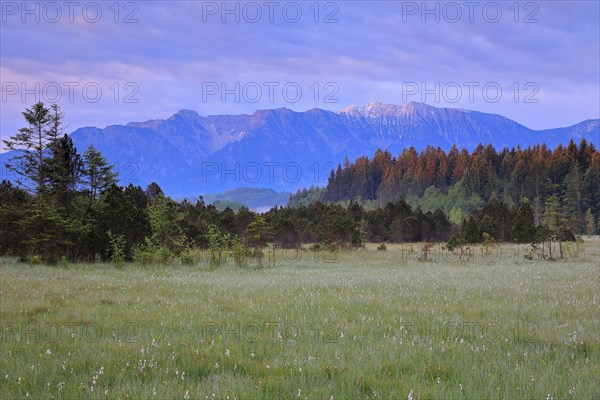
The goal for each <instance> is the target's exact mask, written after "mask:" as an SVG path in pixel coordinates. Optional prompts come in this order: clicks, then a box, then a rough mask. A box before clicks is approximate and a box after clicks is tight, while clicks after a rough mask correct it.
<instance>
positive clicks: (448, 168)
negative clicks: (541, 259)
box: [290, 139, 600, 240]
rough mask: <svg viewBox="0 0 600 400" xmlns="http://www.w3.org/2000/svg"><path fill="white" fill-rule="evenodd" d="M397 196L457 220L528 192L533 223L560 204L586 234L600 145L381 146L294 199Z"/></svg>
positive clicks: (595, 204)
mask: <svg viewBox="0 0 600 400" xmlns="http://www.w3.org/2000/svg"><path fill="white" fill-rule="evenodd" d="M400 198H404V199H406V201H407V202H408V203H409V204H411V205H412V206H413V207H417V206H418V207H421V209H423V210H425V211H434V210H436V209H438V208H439V209H441V210H442V211H444V212H445V213H446V214H447V215H449V218H450V220H451V221H452V222H453V223H455V224H458V225H460V224H461V223H462V222H463V221H464V220H467V221H468V220H469V215H470V214H471V213H472V212H475V211H477V210H481V209H482V208H483V207H484V206H485V205H486V204H489V202H490V201H492V200H493V201H494V203H493V204H499V203H503V204H504V205H505V207H506V208H507V209H517V208H518V207H519V204H520V203H521V200H522V199H524V198H527V199H528V200H529V204H530V206H531V208H532V210H533V216H534V224H535V226H539V225H541V224H543V221H544V216H545V214H546V209H547V208H548V207H554V206H555V204H557V205H558V208H559V209H560V212H561V214H562V215H563V216H564V217H565V218H566V223H567V226H568V228H569V229H570V230H571V231H572V232H573V233H575V234H583V233H587V232H588V231H589V229H588V228H589V227H590V226H591V222H590V221H591V220H592V219H593V220H594V221H596V220H597V218H598V216H599V215H600V153H599V152H598V150H597V149H596V148H595V146H594V144H593V143H588V142H587V141H586V140H585V139H582V140H581V142H580V143H579V145H576V144H575V142H574V141H573V140H570V141H569V144H568V145H567V146H566V147H565V146H563V145H559V146H557V147H556V148H555V149H554V150H551V149H549V148H548V147H547V146H546V145H544V144H540V145H536V146H533V147H528V148H526V149H521V148H520V147H517V148H511V149H507V148H505V149H502V150H501V151H496V150H495V149H494V148H493V147H492V146H491V145H487V146H484V145H481V144H480V145H479V146H477V148H476V149H475V150H474V151H472V152H471V153H469V152H468V151H467V150H466V149H462V150H458V148H457V147H456V146H453V147H452V148H451V150H450V151H449V152H445V151H444V150H442V149H440V148H439V147H437V148H434V147H432V146H428V147H427V148H426V149H424V150H423V151H421V152H417V151H416V150H415V149H414V148H413V147H410V148H407V149H404V150H403V151H402V153H401V154H400V155H398V156H397V157H393V156H392V154H391V153H390V152H388V151H381V150H378V151H377V152H376V153H375V155H374V156H373V157H372V158H369V157H359V158H357V159H356V160H355V161H354V162H350V161H349V160H348V159H346V160H345V162H344V164H343V165H338V167H337V169H336V170H335V171H334V170H332V171H331V174H330V176H329V179H328V182H327V185H326V186H325V187H321V188H315V187H313V188H310V189H308V190H307V189H303V190H300V191H298V192H297V193H296V194H294V195H293V196H292V198H291V199H290V205H300V204H303V205H308V204H311V203H314V202H316V201H325V202H344V201H346V202H347V201H349V200H353V201H356V202H358V203H360V204H363V205H364V206H365V207H366V208H367V209H373V208H376V207H383V206H384V205H385V204H387V203H389V202H390V201H395V200H397V199H400ZM476 214H478V213H476ZM479 214H480V213H479ZM474 218H476V216H474ZM497 239H501V240H506V239H511V237H510V235H508V237H504V236H503V235H499V236H498V237H497Z"/></svg>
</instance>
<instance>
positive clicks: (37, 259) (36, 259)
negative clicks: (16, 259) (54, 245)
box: [27, 255, 42, 265]
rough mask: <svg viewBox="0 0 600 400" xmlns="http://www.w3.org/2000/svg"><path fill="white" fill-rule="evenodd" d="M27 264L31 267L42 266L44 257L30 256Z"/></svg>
mask: <svg viewBox="0 0 600 400" xmlns="http://www.w3.org/2000/svg"><path fill="white" fill-rule="evenodd" d="M27 262H28V263H29V264H31V265H40V264H41V263H42V257H40V256H37V255H36V256H29V257H27Z"/></svg>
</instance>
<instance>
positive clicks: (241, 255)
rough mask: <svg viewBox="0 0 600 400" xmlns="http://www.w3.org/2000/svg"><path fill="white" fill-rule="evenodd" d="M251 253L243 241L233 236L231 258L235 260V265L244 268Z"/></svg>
mask: <svg viewBox="0 0 600 400" xmlns="http://www.w3.org/2000/svg"><path fill="white" fill-rule="evenodd" d="M251 255H252V252H251V251H250V249H248V248H247V247H246V245H245V244H244V243H242V241H241V240H240V239H239V238H235V239H234V241H233V259H234V260H235V265H237V266H238V267H240V268H245V267H247V266H248V257H250V256H251Z"/></svg>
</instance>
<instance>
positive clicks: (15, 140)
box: [3, 102, 63, 196]
mask: <svg viewBox="0 0 600 400" xmlns="http://www.w3.org/2000/svg"><path fill="white" fill-rule="evenodd" d="M23 117H25V121H26V122H27V124H28V126H27V127H25V128H21V129H19V133H17V134H16V135H15V136H12V137H11V138H10V139H9V140H3V142H4V146H5V147H6V148H7V149H8V150H15V151H18V152H19V155H17V156H15V157H13V158H12V159H11V160H10V162H9V163H8V164H6V167H7V168H8V169H9V170H10V171H13V172H15V173H16V174H17V175H18V178H17V183H18V184H19V185H21V186H24V187H28V188H30V189H33V190H34V191H35V193H36V194H37V195H38V196H41V195H44V194H45V192H46V172H47V167H48V166H47V163H46V160H47V158H48V152H47V148H48V147H49V146H50V145H52V144H53V143H54V142H55V141H56V140H58V136H59V135H60V133H61V131H62V128H61V124H62V117H63V114H62V113H61V112H60V107H59V106H58V105H56V104H54V105H52V106H51V107H50V109H49V108H47V107H46V106H45V105H44V103H42V102H38V103H36V104H34V105H33V106H32V107H31V108H27V109H25V111H24V112H23ZM32 184H33V188H32V187H31V185H32Z"/></svg>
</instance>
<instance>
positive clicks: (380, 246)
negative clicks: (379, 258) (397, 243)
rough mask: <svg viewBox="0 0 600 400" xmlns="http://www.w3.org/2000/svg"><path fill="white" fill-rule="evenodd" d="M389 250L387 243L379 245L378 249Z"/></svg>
mask: <svg viewBox="0 0 600 400" xmlns="http://www.w3.org/2000/svg"><path fill="white" fill-rule="evenodd" d="M386 250H387V246H386V245H385V243H381V244H380V245H379V246H377V251H386Z"/></svg>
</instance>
